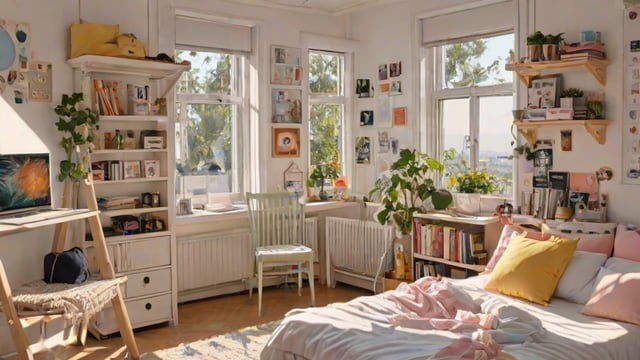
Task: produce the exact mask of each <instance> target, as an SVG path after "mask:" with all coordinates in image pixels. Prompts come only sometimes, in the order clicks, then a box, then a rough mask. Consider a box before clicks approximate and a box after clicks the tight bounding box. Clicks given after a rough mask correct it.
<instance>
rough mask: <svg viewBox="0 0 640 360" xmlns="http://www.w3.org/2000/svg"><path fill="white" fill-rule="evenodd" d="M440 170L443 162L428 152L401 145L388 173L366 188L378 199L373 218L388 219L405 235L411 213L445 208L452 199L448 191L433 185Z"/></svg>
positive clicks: (411, 216)
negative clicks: (370, 187)
mask: <svg viewBox="0 0 640 360" xmlns="http://www.w3.org/2000/svg"><path fill="white" fill-rule="evenodd" d="M443 170H444V165H443V164H442V163H440V162H439V161H438V160H436V159H434V158H432V157H430V156H429V155H427V154H424V153H420V152H418V151H416V150H408V149H402V150H401V151H400V158H399V159H398V160H396V161H395V162H394V163H393V164H392V165H391V175H390V177H389V178H382V179H378V180H377V181H376V182H375V185H374V187H373V188H372V189H371V190H370V191H369V197H371V198H378V199H379V202H380V209H379V210H378V211H377V212H376V215H375V216H376V220H377V221H378V222H379V223H381V224H387V223H392V224H394V225H395V227H396V232H397V233H399V234H402V235H406V234H409V233H410V232H411V228H412V224H413V214H414V213H416V212H418V213H424V212H427V211H428V210H430V209H435V210H445V209H447V207H448V206H449V205H450V204H451V202H452V195H451V193H450V192H449V191H448V190H446V189H436V182H437V179H439V178H440V176H441V174H442V171H443ZM428 200H430V203H429V202H428ZM365 201H368V200H367V198H366V197H365ZM399 234H397V235H399ZM399 237H400V236H399Z"/></svg>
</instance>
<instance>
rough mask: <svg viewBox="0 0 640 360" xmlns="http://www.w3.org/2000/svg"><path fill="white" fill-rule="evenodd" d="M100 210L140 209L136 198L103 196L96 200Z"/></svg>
mask: <svg viewBox="0 0 640 360" xmlns="http://www.w3.org/2000/svg"><path fill="white" fill-rule="evenodd" d="M97 203H98V208H100V210H118V209H135V208H136V207H140V198H139V197H138V196H127V195H121V196H104V197H99V198H98V199H97Z"/></svg>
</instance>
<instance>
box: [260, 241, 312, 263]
mask: <svg viewBox="0 0 640 360" xmlns="http://www.w3.org/2000/svg"><path fill="white" fill-rule="evenodd" d="M313 256H314V253H313V250H312V249H311V248H309V247H306V246H304V245H297V244H295V245H269V246H258V247H256V261H262V262H270V263H273V262H282V263H286V262H293V263H298V262H305V261H313ZM310 259H311V260H310Z"/></svg>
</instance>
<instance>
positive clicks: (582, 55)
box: [560, 50, 605, 60]
mask: <svg viewBox="0 0 640 360" xmlns="http://www.w3.org/2000/svg"><path fill="white" fill-rule="evenodd" d="M590 58H592V59H604V58H605V53H604V52H602V51H595V50H584V51H579V52H573V53H567V54H560V60H583V59H590Z"/></svg>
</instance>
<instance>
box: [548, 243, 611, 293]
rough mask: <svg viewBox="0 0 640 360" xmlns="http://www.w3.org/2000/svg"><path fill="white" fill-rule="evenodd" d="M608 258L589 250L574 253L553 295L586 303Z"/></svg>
mask: <svg viewBox="0 0 640 360" xmlns="http://www.w3.org/2000/svg"><path fill="white" fill-rule="evenodd" d="M579 244H580V242H578V245H579ZM606 260H607V256H606V255H605V254H601V253H595V252H587V251H576V252H575V253H573V257H572V258H571V261H570V262H569V265H567V268H566V269H565V270H564V273H563V274H562V276H561V277H560V281H558V286H557V287H556V291H555V293H554V294H553V296H554V297H557V298H561V299H566V300H569V301H573V302H574V303H577V304H586V303H587V301H588V300H589V298H590V297H591V293H592V292H593V287H594V285H595V284H594V282H595V279H596V276H597V275H598V271H600V267H602V265H603V264H604V262H605V261H606Z"/></svg>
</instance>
